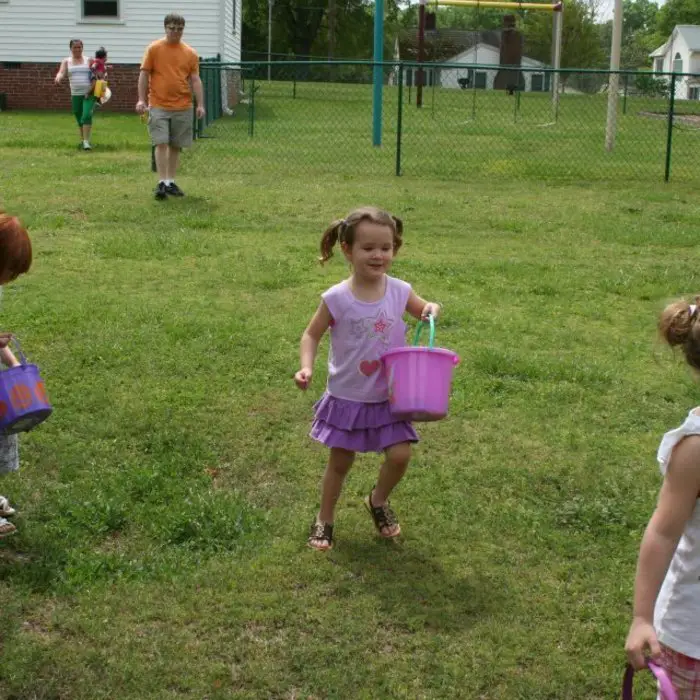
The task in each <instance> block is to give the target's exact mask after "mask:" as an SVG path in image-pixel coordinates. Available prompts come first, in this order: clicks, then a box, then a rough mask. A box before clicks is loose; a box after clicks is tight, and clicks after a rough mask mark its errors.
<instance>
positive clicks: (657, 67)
mask: <svg viewBox="0 0 700 700" xmlns="http://www.w3.org/2000/svg"><path fill="white" fill-rule="evenodd" d="M654 72H655V73H663V72H664V59H663V56H662V57H661V58H655V59H654Z"/></svg>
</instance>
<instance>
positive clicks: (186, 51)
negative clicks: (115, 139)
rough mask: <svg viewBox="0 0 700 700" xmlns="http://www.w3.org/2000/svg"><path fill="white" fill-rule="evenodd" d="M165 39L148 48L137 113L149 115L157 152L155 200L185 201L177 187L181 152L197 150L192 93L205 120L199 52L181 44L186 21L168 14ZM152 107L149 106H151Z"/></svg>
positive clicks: (149, 124)
mask: <svg viewBox="0 0 700 700" xmlns="http://www.w3.org/2000/svg"><path fill="white" fill-rule="evenodd" d="M163 24H164V25H165V38H163V39H158V40H157V41H154V42H153V43H152V44H150V45H149V46H148V48H147V49H146V53H145V54H144V56H143V61H142V62H141V72H140V73H139V101H138V102H137V103H136V111H137V112H138V113H139V114H143V113H144V112H146V111H147V110H148V112H149V119H148V131H149V134H150V135H151V141H152V142H153V145H154V146H155V147H156V169H157V170H158V186H157V187H156V191H155V195H156V199H165V198H166V197H167V196H168V195H172V196H174V197H183V196H184V194H185V193H184V192H183V191H182V190H181V189H180V188H179V187H178V186H177V185H176V184H175V175H176V173H177V165H178V162H179V160H180V150H181V149H182V148H185V147H187V146H191V145H192V117H193V115H192V93H194V96H195V98H196V99H197V119H201V118H202V117H203V116H204V91H203V89H202V81H201V80H200V78H199V58H197V52H196V51H195V50H194V49H193V48H191V47H190V46H188V45H187V44H185V42H184V41H182V32H183V31H184V29H185V18H184V17H182V16H181V15H177V14H169V15H167V16H166V17H165V20H164V22H163ZM147 105H148V106H147Z"/></svg>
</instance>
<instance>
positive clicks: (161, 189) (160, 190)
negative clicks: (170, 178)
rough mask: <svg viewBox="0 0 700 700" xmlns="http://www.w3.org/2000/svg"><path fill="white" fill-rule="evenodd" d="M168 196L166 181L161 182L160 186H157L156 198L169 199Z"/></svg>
mask: <svg viewBox="0 0 700 700" xmlns="http://www.w3.org/2000/svg"><path fill="white" fill-rule="evenodd" d="M167 198H168V188H167V187H166V186H165V183H164V182H159V183H158V187H156V199H167Z"/></svg>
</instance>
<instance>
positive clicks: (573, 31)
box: [523, 0, 605, 68]
mask: <svg viewBox="0 0 700 700" xmlns="http://www.w3.org/2000/svg"><path fill="white" fill-rule="evenodd" d="M552 14H553V13H551V12H548V13H546V14H545V13H544V12H527V13H526V15H525V20H524V23H523V34H524V35H525V53H526V54H527V55H528V56H530V57H531V58H536V59H537V60H539V61H543V62H545V63H548V64H549V63H551V60H552V26H553V22H554V18H553V17H552ZM604 65H605V53H604V52H603V50H602V48H601V45H600V26H599V25H598V24H596V22H595V11H594V10H593V9H592V8H591V6H590V5H589V4H588V3H586V2H584V1H583V0H570V2H567V3H566V6H565V9H564V28H563V31H562V50H561V66H562V68H599V67H601V66H604Z"/></svg>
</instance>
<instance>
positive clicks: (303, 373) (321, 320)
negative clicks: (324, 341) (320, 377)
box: [294, 301, 333, 389]
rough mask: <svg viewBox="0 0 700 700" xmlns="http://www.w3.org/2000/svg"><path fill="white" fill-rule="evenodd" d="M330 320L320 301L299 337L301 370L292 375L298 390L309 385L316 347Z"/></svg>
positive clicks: (323, 304)
mask: <svg viewBox="0 0 700 700" xmlns="http://www.w3.org/2000/svg"><path fill="white" fill-rule="evenodd" d="M332 320H333V318H332V316H331V312H330V311H329V310H328V307H327V306H326V302H325V301H322V302H321V303H320V304H319V307H318V309H316V313H315V314H314V315H313V317H312V319H311V321H310V322H309V325H308V326H307V327H306V330H305V331H304V333H303V334H302V336H301V345H300V348H299V360H300V364H301V369H300V370H299V371H298V372H297V373H296V374H295V375H294V381H295V382H296V384H297V386H298V387H299V388H300V389H307V388H308V386H309V384H310V383H311V376H312V374H313V368H314V361H315V360H316V353H317V352H318V345H319V343H320V342H321V338H323V334H324V333H325V332H326V331H327V330H328V327H329V326H330V325H331V321H332Z"/></svg>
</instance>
